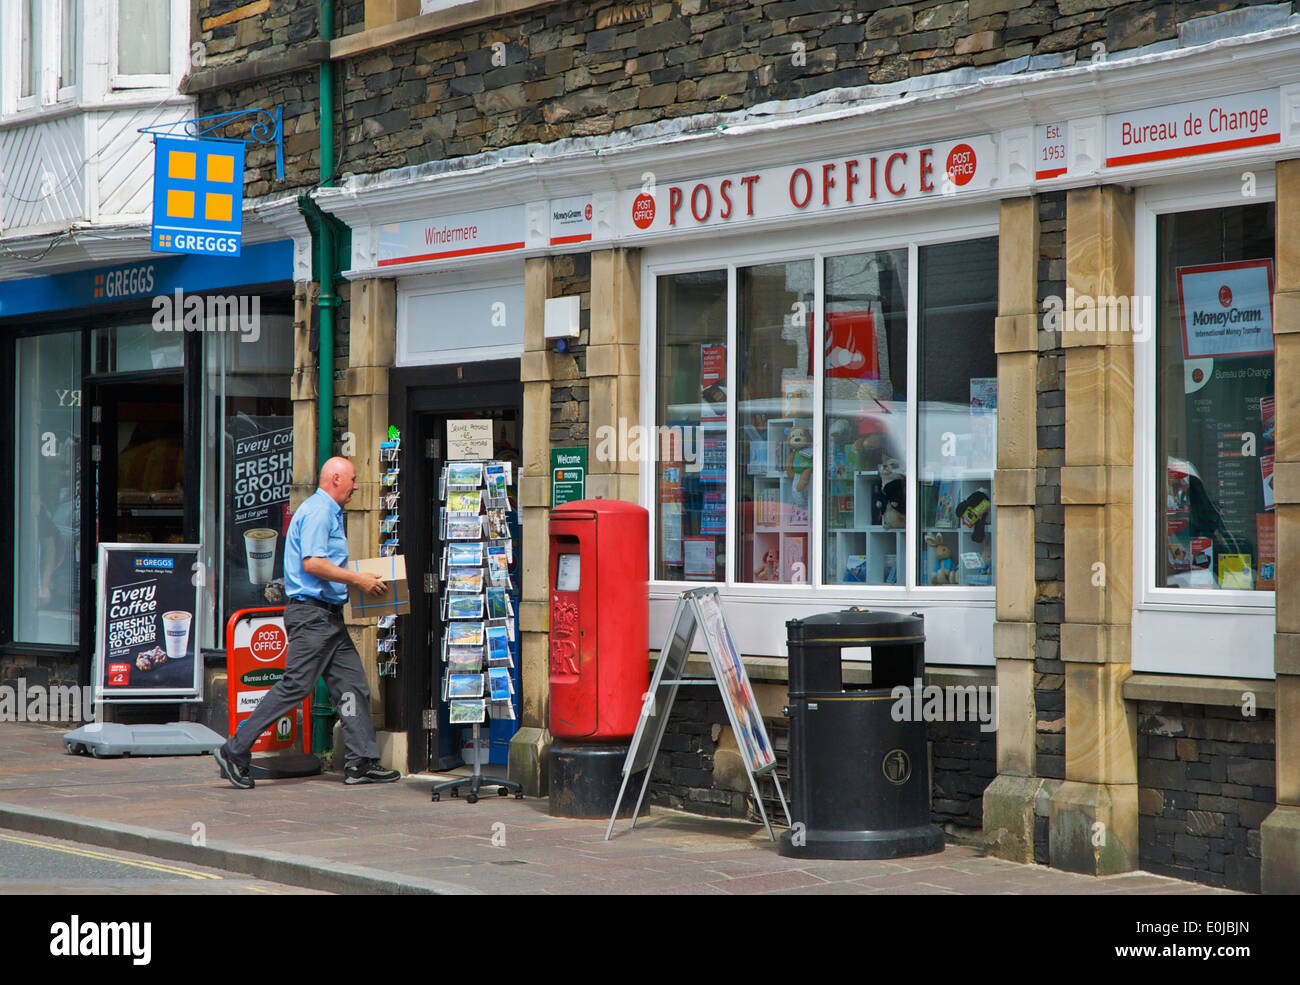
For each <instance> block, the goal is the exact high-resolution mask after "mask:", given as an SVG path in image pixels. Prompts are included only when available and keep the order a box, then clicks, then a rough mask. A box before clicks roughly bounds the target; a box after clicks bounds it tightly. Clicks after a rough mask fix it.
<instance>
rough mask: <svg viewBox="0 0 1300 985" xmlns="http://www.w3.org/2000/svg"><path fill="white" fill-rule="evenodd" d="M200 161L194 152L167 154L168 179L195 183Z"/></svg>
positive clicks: (177, 151)
mask: <svg viewBox="0 0 1300 985" xmlns="http://www.w3.org/2000/svg"><path fill="white" fill-rule="evenodd" d="M197 166H198V161H197V159H196V157H195V154H194V152H193V151H188V150H173V151H168V152H167V177H169V178H181V179H184V180H186V181H193V180H194V174H195V170H196V168H197Z"/></svg>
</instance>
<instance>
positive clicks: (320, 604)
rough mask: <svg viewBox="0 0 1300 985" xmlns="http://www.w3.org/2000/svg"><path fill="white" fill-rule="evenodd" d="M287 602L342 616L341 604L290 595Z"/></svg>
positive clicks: (307, 596) (305, 596)
mask: <svg viewBox="0 0 1300 985" xmlns="http://www.w3.org/2000/svg"><path fill="white" fill-rule="evenodd" d="M289 601H290V602H299V603H301V604H303V605H313V606H315V607H316V608H318V609H324V610H325V611H326V612H332V613H334V615H336V616H341V615H343V603H341V602H326V601H324V600H322V599H318V598H313V597H312V596H310V595H290V596H289Z"/></svg>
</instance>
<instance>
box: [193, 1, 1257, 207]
mask: <svg viewBox="0 0 1300 985" xmlns="http://www.w3.org/2000/svg"><path fill="white" fill-rule="evenodd" d="M246 6H247V7H248V9H253V7H254V6H255V5H246ZM1248 6H1251V5H1250V4H1243V3H1233V2H1225V0H1200V2H1192V3H1178V4H1173V3H1155V2H1152V0H1137V2H1118V3H1114V2H1107V0H1054V2H1031V0H955V2H954V0H949V2H938V0H918V2H916V3H909V4H898V3H890V2H885V0H858V2H854V3H849V2H847V0H772V2H767V3H755V2H752V0H680V2H674V3H654V4H652V3H622V2H609V0H593V2H581V0H578V2H572V3H562V4H555V5H550V6H543V7H538V8H534V9H532V10H526V11H522V12H520V13H517V14H514V15H511V16H508V17H504V18H501V19H499V20H497V21H494V22H490V23H487V24H480V25H474V26H471V27H466V28H461V29H456V30H451V31H448V32H444V33H440V34H436V35H430V36H426V37H423V38H419V39H416V40H414V41H409V42H405V43H400V44H394V45H391V46H390V47H387V48H384V49H383V50H378V51H373V52H368V53H365V54H363V55H360V56H358V57H356V58H353V59H348V60H346V61H345V62H343V63H342V64H336V65H335V72H336V78H337V79H338V83H337V85H338V90H339V96H338V102H339V113H340V118H339V120H338V121H337V122H338V123H340V124H341V125H342V128H343V129H342V133H341V137H342V139H340V140H338V141H337V146H338V147H339V149H340V155H341V157H340V162H339V170H340V171H351V172H356V173H370V172H375V171H381V170H384V169H386V168H394V167H401V166H405V165H413V164H421V163H424V162H428V161H436V160H440V159H446V158H455V157H461V156H465V155H471V154H477V153H480V152H484V151H490V150H493V149H499V148H503V147H509V146H512V145H517V144H526V143H530V142H549V141H554V140H558V139H561V138H574V137H584V136H592V135H598V134H608V133H612V132H614V131H621V130H626V129H628V128H630V127H635V126H638V125H640V124H647V123H653V122H656V121H659V120H663V119H669V118H677V117H686V116H692V115H697V114H702V113H711V112H722V111H731V110H739V109H743V108H745V107H748V106H753V105H755V104H756V103H762V102H767V101H770V100H777V99H798V98H801V97H805V96H808V95H811V94H813V93H817V92H822V91H825V90H827V89H833V88H837V87H843V86H861V85H867V84H878V83H889V82H898V81H900V80H904V79H909V78H915V77H918V76H923V75H928V74H931V73H934V72H941V71H947V70H950V69H958V68H972V69H979V68H982V67H986V66H991V65H995V64H998V63H1001V62H1007V61H1011V60H1015V59H1024V60H1025V61H1024V63H1023V65H1022V66H1020V67H1021V68H1028V67H1029V65H1030V62H1029V59H1031V58H1037V59H1038V61H1037V62H1035V63H1034V67H1035V68H1044V69H1050V68H1053V67H1059V66H1068V65H1071V64H1074V63H1075V62H1076V61H1089V60H1092V59H1094V58H1100V57H1106V56H1107V55H1110V54H1114V53H1117V52H1121V51H1124V50H1126V49H1131V48H1134V47H1138V46H1140V45H1145V44H1150V43H1152V42H1156V41H1163V40H1169V39H1174V38H1176V37H1177V36H1178V28H1179V25H1180V24H1185V23H1187V22H1189V21H1191V20H1193V19H1195V18H1199V17H1203V16H1205V15H1207V14H1214V13H1217V12H1220V11H1226V10H1233V9H1237V8H1244V7H1248ZM195 7H196V21H197V25H198V30H197V31H196V34H195V41H197V42H200V43H201V44H202V45H203V46H204V51H205V59H206V61H205V66H204V68H203V69H196V71H195V75H196V78H195V80H194V81H195V82H197V83H199V84H200V85H201V83H202V76H203V74H204V71H205V70H215V69H218V68H223V67H225V68H229V67H230V66H243V68H244V69H245V70H246V71H248V72H249V73H251V74H250V77H249V81H247V82H246V83H244V84H239V85H235V86H233V87H230V86H227V87H225V88H223V89H221V90H215V91H210V92H203V93H202V96H201V99H200V107H199V108H200V112H201V113H204V114H207V113H214V112H221V111H225V110H229V109H238V108H244V107H247V106H255V105H261V106H281V107H283V109H284V114H285V138H286V147H285V150H286V158H287V160H286V163H287V172H288V175H287V180H286V181H285V182H283V183H280V182H276V181H275V179H274V172H273V171H272V170H271V168H272V165H273V159H272V158H271V157H270V156H269V155H267V154H265V153H261V152H258V153H254V154H251V155H250V161H249V167H250V168H251V169H256V170H258V172H259V173H258V174H257V175H256V176H254V177H251V178H250V181H249V185H248V188H247V194H248V195H250V196H256V195H259V194H265V193H267V192H269V191H274V190H280V189H282V188H299V187H302V186H305V185H310V184H313V183H314V182H315V180H316V178H315V169H316V167H317V166H318V163H319V162H318V161H317V160H316V148H317V146H318V143H319V141H318V139H317V126H318V123H317V118H316V112H315V108H316V99H317V69H316V68H315V67H314V66H313V67H310V68H301V69H299V70H296V71H290V72H288V73H287V74H280V75H275V76H273V77H270V78H264V79H256V78H253V77H252V76H255V75H256V72H255V69H256V65H255V62H256V61H257V60H258V59H275V58H276V57H286V56H289V57H291V56H293V55H294V53H295V51H299V50H300V46H301V45H302V44H303V43H304V42H307V41H309V40H310V39H313V38H315V36H316V32H315V18H316V13H315V11H316V3H315V0H276V3H275V4H273V8H274V9H273V11H270V10H269V11H267V12H266V13H258V14H250V15H244V16H242V17H240V19H238V20H234V21H228V22H227V21H225V20H224V18H223V17H222V16H221V15H226V16H232V15H234V14H237V13H238V12H239V9H241V8H239V7H237V5H236V4H234V3H233V2H232V0H197V2H196V4H195ZM359 7H360V4H359V3H357V2H348V3H343V4H340V9H339V10H338V12H337V13H338V23H337V25H336V29H337V30H339V31H340V32H341V33H343V34H352V33H355V32H356V31H357V29H358V27H359V21H358V9H359ZM267 64H270V63H267Z"/></svg>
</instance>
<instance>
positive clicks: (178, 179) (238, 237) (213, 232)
mask: <svg viewBox="0 0 1300 985" xmlns="http://www.w3.org/2000/svg"><path fill="white" fill-rule="evenodd" d="M243 236H244V144H243V142H242V141H234V140H196V139H193V138H189V137H158V138H157V139H156V143H155V146H154V172H153V230H152V233H151V242H152V249H153V251H154V252H155V253H196V254H201V255H205V256H225V257H237V256H239V252H240V247H241V244H242V241H243Z"/></svg>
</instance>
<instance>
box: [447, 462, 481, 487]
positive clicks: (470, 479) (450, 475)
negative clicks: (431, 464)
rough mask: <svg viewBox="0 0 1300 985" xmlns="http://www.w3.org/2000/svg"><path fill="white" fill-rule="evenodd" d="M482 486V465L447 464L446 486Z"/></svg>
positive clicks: (477, 463)
mask: <svg viewBox="0 0 1300 985" xmlns="http://www.w3.org/2000/svg"><path fill="white" fill-rule="evenodd" d="M482 484H483V465H482V463H480V462H448V463H447V485H449V486H470V487H477V486H480V485H482Z"/></svg>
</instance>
